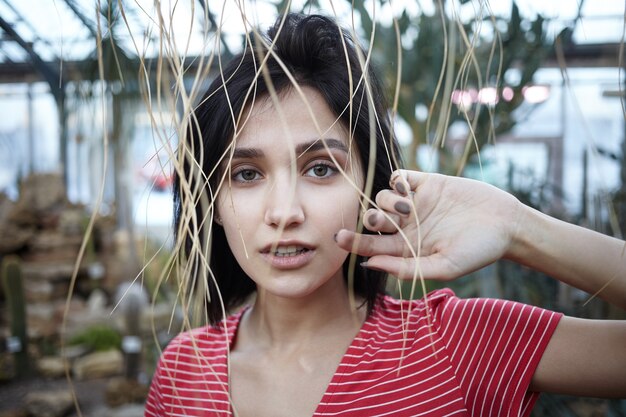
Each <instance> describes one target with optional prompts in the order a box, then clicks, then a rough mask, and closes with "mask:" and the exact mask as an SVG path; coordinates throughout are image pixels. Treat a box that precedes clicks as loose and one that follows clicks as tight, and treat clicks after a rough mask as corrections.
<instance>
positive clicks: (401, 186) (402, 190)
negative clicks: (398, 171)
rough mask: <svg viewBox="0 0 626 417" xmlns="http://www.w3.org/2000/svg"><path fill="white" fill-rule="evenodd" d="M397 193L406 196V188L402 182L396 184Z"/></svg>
mask: <svg viewBox="0 0 626 417" xmlns="http://www.w3.org/2000/svg"><path fill="white" fill-rule="evenodd" d="M396 191H397V192H399V193H400V194H402V195H406V187H405V186H404V184H402V183H401V182H400V181H398V182H396Z"/></svg>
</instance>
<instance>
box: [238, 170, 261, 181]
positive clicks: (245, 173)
mask: <svg viewBox="0 0 626 417" xmlns="http://www.w3.org/2000/svg"><path fill="white" fill-rule="evenodd" d="M233 178H234V179H235V180H236V181H241V182H250V181H254V180H257V179H259V173H258V172H256V171H255V170H253V169H242V170H241V171H239V172H237V173H236V174H235V175H234V176H233Z"/></svg>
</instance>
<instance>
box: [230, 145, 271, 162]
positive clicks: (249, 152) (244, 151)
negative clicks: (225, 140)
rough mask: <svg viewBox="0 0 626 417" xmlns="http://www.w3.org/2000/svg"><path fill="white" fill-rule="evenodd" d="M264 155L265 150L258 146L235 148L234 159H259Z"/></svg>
mask: <svg viewBox="0 0 626 417" xmlns="http://www.w3.org/2000/svg"><path fill="white" fill-rule="evenodd" d="M264 156H265V154H264V153H263V151H262V150H260V149H257V148H235V149H234V150H233V156H232V159H257V158H263V157H264Z"/></svg>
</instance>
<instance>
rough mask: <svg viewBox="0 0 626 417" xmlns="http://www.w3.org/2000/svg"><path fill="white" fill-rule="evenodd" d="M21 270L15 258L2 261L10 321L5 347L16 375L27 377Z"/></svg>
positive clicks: (24, 312) (24, 311)
mask: <svg viewBox="0 0 626 417" xmlns="http://www.w3.org/2000/svg"><path fill="white" fill-rule="evenodd" d="M21 268H22V267H21V261H20V259H19V258H18V257H17V256H6V257H5V258H4V259H2V287H3V289H4V294H5V297H6V301H7V310H8V313H9V317H10V320H11V324H10V327H11V339H10V343H8V344H7V346H9V351H11V352H12V353H13V358H14V364H15V373H16V375H17V376H18V377H25V376H27V375H29V373H30V371H31V366H30V361H29V358H28V338H27V332H26V300H25V297H24V286H23V285H24V284H23V281H22V269H21Z"/></svg>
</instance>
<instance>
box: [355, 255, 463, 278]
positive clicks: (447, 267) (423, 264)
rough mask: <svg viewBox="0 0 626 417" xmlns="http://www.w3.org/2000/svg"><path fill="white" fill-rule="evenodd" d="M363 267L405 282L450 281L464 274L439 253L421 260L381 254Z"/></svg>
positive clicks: (370, 259)
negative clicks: (418, 280) (414, 280)
mask: <svg viewBox="0 0 626 417" xmlns="http://www.w3.org/2000/svg"><path fill="white" fill-rule="evenodd" d="M362 266H363V267H365V268H368V269H373V270H376V271H385V272H387V273H389V274H391V275H393V276H395V277H397V278H399V279H403V280H409V279H429V280H438V281H450V280H453V279H455V278H458V277H460V276H461V275H462V273H463V271H460V270H458V269H457V268H455V267H454V265H453V264H452V263H450V262H449V260H448V259H447V258H445V257H444V256H442V255H441V254H439V253H435V254H433V255H430V256H424V257H420V258H415V257H408V258H405V257H399V256H392V255H382V254H381V255H376V256H372V257H370V258H369V259H368V260H367V262H364V263H363V264H362Z"/></svg>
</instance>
